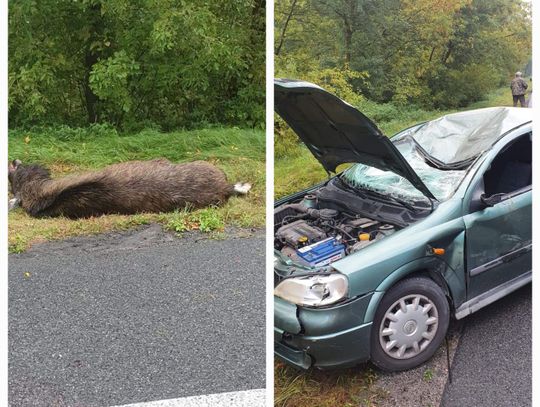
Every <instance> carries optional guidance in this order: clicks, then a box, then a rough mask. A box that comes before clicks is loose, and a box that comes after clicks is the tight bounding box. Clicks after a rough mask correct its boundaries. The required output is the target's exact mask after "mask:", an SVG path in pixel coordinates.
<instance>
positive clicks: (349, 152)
mask: <svg viewBox="0 0 540 407" xmlns="http://www.w3.org/2000/svg"><path fill="white" fill-rule="evenodd" d="M274 109H275V111H276V112H277V113H278V114H279V115H280V116H281V117H282V118H283V120H285V121H286V122H287V124H288V125H289V126H290V127H291V128H292V129H293V130H294V132H295V133H296V134H297V135H298V137H300V139H301V140H302V141H303V142H304V143H305V145H306V146H307V147H308V148H309V150H310V151H311V152H312V153H313V155H314V156H315V158H317V160H319V162H320V163H321V164H322V165H323V167H324V168H325V169H326V170H327V171H328V172H335V171H336V167H337V166H338V165H340V164H345V163H362V164H365V165H369V166H371V167H375V168H378V169H380V170H382V171H392V172H394V173H396V174H398V175H400V176H402V177H403V178H405V179H407V180H408V181H409V182H410V183H411V184H412V185H414V187H416V188H417V189H418V190H419V191H421V192H422V193H423V194H424V195H425V196H427V197H428V198H431V199H435V197H434V196H433V194H432V193H431V192H430V191H429V189H428V188H427V187H426V185H425V184H424V183H423V182H422V180H421V179H420V178H419V177H418V175H417V174H416V173H415V172H414V170H413V169H412V168H411V166H410V165H409V163H408V162H407V161H406V160H405V158H404V157H403V156H402V155H401V153H400V152H399V151H398V149H397V148H396V147H395V146H394V145H393V144H392V142H391V141H390V140H389V139H388V137H386V136H385V135H384V134H382V132H381V131H380V130H379V129H378V128H377V126H376V125H375V124H374V123H373V122H372V121H371V120H369V119H368V118H367V117H366V116H364V115H363V114H362V113H360V112H359V111H358V110H356V109H355V108H354V107H352V106H351V105H349V104H348V103H346V102H344V101H343V100H341V99H340V98H338V97H337V96H334V95H332V94H331V93H328V92H327V91H325V90H324V89H322V88H321V87H319V86H317V85H314V84H312V83H309V82H303V81H297V80H290V79H275V80H274Z"/></svg>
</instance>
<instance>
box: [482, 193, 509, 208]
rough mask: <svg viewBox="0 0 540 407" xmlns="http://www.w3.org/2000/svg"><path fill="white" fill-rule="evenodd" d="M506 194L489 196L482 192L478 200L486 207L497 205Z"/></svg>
mask: <svg viewBox="0 0 540 407" xmlns="http://www.w3.org/2000/svg"><path fill="white" fill-rule="evenodd" d="M505 195H506V194H504V193H501V194H494V195H491V196H486V194H482V195H481V196H480V200H481V201H482V203H483V204H484V205H485V206H486V207H492V206H495V205H497V204H498V203H501V202H502V201H503V200H504V197H505Z"/></svg>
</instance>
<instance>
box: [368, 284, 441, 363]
mask: <svg viewBox="0 0 540 407" xmlns="http://www.w3.org/2000/svg"><path fill="white" fill-rule="evenodd" d="M449 321H450V307H449V304H448V300H447V298H446V296H445V294H444V292H443V290H442V289H441V288H440V287H439V286H438V285H437V284H436V283H435V282H434V281H433V280H431V279H429V278H425V277H411V278H407V279H405V280H402V281H400V282H398V283H397V284H396V285H394V286H393V287H392V288H390V289H389V290H388V291H387V293H386V294H385V295H384V297H383V299H382V300H381V303H380V304H379V306H378V308H377V311H376V312H375V318H374V320H373V326H372V329H371V361H372V363H373V364H374V365H375V366H377V367H378V368H380V369H382V370H385V371H392V372H395V371H401V370H408V369H412V368H413V367H416V366H419V365H421V364H422V363H424V362H425V361H427V360H428V359H430V358H431V357H432V356H433V354H434V353H435V351H436V350H437V349H438V348H439V346H440V344H441V342H442V341H443V339H444V337H445V335H446V331H447V330H448V324H449Z"/></svg>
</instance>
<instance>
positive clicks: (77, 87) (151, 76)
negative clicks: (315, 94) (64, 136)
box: [9, 0, 265, 132]
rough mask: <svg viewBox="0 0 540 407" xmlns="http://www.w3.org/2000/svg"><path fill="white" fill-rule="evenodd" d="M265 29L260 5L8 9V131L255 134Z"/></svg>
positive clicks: (18, 0)
mask: <svg viewBox="0 0 540 407" xmlns="http://www.w3.org/2000/svg"><path fill="white" fill-rule="evenodd" d="M264 28H265V27H264V1H261V0H240V1H238V0H234V1H233V0H226V1H221V2H214V1H210V0H205V1H195V0H186V1H182V2H177V1H173V0H164V1H155V0H150V1H144V0H135V1H130V2H127V1H126V0H108V1H104V0H82V1H78V2H77V1H61V2H58V1H53V0H43V1H39V2H31V1H27V0H14V1H10V3H9V62H10V64H9V113H10V114H9V118H10V127H17V126H31V125H36V124H39V125H51V124H59V123H63V124H67V125H70V126H83V125H86V124H88V123H111V124H113V125H114V126H115V127H117V128H119V129H122V130H124V131H130V132H131V131H136V130H140V129H142V128H144V127H148V126H152V127H155V128H160V129H163V130H170V129H174V128H193V127H201V126H203V125H205V124H208V123H221V124H236V125H242V126H248V127H262V124H263V123H264V71H265V70H264V61H265V58H264V51H265V45H264V35H265V30H264Z"/></svg>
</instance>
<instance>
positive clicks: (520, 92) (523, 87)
mask: <svg viewBox="0 0 540 407" xmlns="http://www.w3.org/2000/svg"><path fill="white" fill-rule="evenodd" d="M510 89H511V90H512V99H513V100H514V107H516V106H517V103H518V100H519V104H520V106H521V107H525V106H526V105H525V93H526V92H527V83H526V82H525V81H524V80H523V78H522V73H521V72H519V71H518V72H516V76H515V78H514V79H512V83H510Z"/></svg>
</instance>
